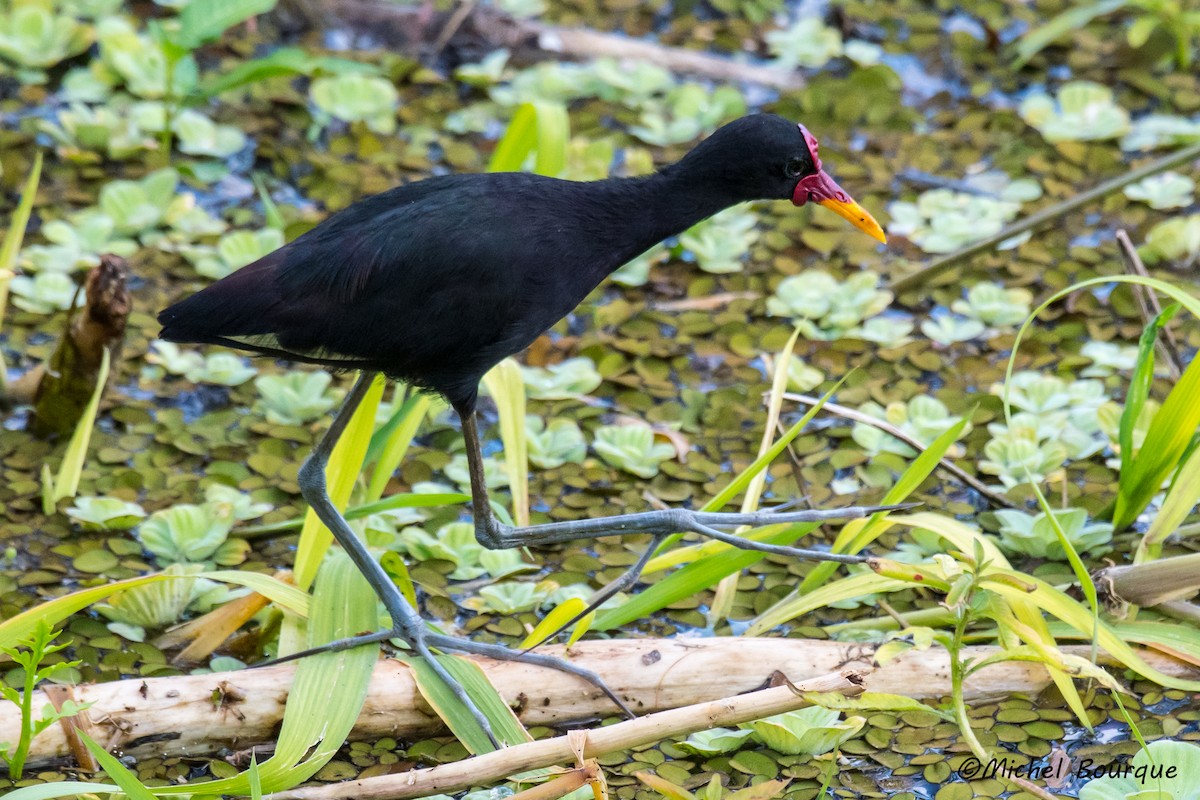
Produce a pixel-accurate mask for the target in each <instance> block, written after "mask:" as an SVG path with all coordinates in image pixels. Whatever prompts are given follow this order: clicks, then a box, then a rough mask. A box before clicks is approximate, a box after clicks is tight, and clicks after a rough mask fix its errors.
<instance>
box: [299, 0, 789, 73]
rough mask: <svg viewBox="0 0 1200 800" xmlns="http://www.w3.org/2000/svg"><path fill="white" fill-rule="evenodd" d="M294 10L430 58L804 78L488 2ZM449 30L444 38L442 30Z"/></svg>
mask: <svg viewBox="0 0 1200 800" xmlns="http://www.w3.org/2000/svg"><path fill="white" fill-rule="evenodd" d="M289 5H291V6H292V10H293V11H294V12H298V13H300V14H301V15H303V16H307V17H309V18H310V24H312V25H314V27H323V26H325V25H327V24H328V19H329V18H330V17H331V16H333V17H336V18H339V19H341V20H342V21H343V22H344V23H345V24H347V25H349V26H351V27H354V28H357V29H361V30H367V31H369V32H370V33H371V35H372V36H374V37H376V38H378V39H381V40H382V41H384V42H386V43H387V44H388V45H389V46H391V47H393V48H396V49H400V50H402V51H407V52H408V53H410V54H414V55H435V54H436V53H438V52H440V51H441V50H442V49H443V48H446V47H454V48H457V49H458V50H459V51H460V52H465V53H469V52H472V51H475V52H478V54H479V55H483V54H484V53H486V52H489V51H491V50H495V49H497V48H501V47H504V48H508V49H509V50H510V51H512V56H513V60H514V61H515V62H517V63H530V62H534V61H538V60H545V59H548V58H550V59H558V58H573V59H589V58H604V57H607V58H615V59H617V60H628V61H632V62H641V63H649V64H655V65H657V66H660V67H664V68H665V69H668V70H671V71H672V72H677V73H682V74H687V75H695V76H698V77H702V78H707V79H709V80H713V81H718V82H722V83H754V84H759V85H761V86H769V87H771V88H774V89H799V88H802V87H803V86H804V77H803V76H802V75H801V74H800V73H798V72H796V71H794V70H787V69H779V68H777V67H771V66H768V65H766V64H761V63H760V64H755V63H750V62H746V61H735V60H733V59H731V58H727V57H725V56H720V55H716V54H713V53H704V52H697V51H695V50H685V49H683V48H679V47H668V46H666V45H662V44H659V43H658V42H654V41H650V40H645V39H632V38H630V37H628V36H623V35H621V34H616V33H601V32H597V31H590V30H584V29H581V28H560V27H556V26H553V25H544V24H542V23H540V22H536V21H534V20H520V19H514V18H513V17H511V16H509V15H507V14H505V13H504V12H502V11H500V10H499V9H496V8H494V7H492V6H485V5H481V4H477V3H463V4H461V5H460V6H459V7H458V8H457V9H455V10H454V11H452V12H449V13H435V12H433V11H431V10H430V9H429V8H428V7H426V6H421V5H400V4H397V3H392V2H386V1H385V0H324V2H315V3H314V2H311V1H310V0H304V2H293V3H291V4H289ZM447 33H449V34H450V35H449V36H447V35H446V34H447Z"/></svg>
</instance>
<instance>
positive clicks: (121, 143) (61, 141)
mask: <svg viewBox="0 0 1200 800" xmlns="http://www.w3.org/2000/svg"><path fill="white" fill-rule="evenodd" d="M39 128H40V129H41V130H42V131H43V132H45V133H48V134H49V135H50V136H51V138H53V139H54V141H55V142H56V143H57V144H58V150H59V153H60V154H62V155H63V156H64V157H65V158H70V159H78V158H80V157H81V154H82V153H84V152H92V153H99V154H100V155H102V156H104V157H105V158H107V159H110V160H112V161H122V160H124V159H128V158H133V157H135V156H140V155H141V154H143V153H144V152H145V151H147V150H150V149H153V148H154V147H155V146H156V145H157V143H156V142H155V140H154V137H153V136H151V135H150V133H149V132H147V131H145V130H143V129H141V128H140V127H138V125H137V123H136V122H134V121H133V120H132V119H130V117H129V115H128V114H126V113H122V112H121V111H119V110H117V109H115V108H111V107H108V106H97V107H94V108H93V107H91V106H86V105H83V104H82V103H72V104H71V106H70V107H69V108H65V109H63V110H61V111H59V112H58V121H57V123H54V122H49V121H42V122H41V123H40V124H39Z"/></svg>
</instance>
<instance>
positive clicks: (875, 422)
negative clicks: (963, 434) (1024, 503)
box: [784, 392, 1020, 508]
mask: <svg viewBox="0 0 1200 800" xmlns="http://www.w3.org/2000/svg"><path fill="white" fill-rule="evenodd" d="M784 397H786V398H787V399H789V400H795V401H796V402H798V403H803V404H804V405H806V406H815V405H819V404H820V403H821V399H820V398H819V397H810V396H809V395H805V394H793V393H792V392H788V393H787V394H785V395H784ZM822 409H823V410H825V411H829V412H830V413H832V414H836V415H838V416H839V417H844V418H845V419H849V420H853V421H855V422H861V423H863V424H864V425H870V426H872V427H874V428H878V429H879V430H881V431H883V432H884V433H888V434H891V435H892V436H895V437H896V438H897V439H899V440H900V441H902V442H904V443H905V444H907V445H908V446H909V447H912V448H915V449H916V450H919V451H922V452H924V451H925V449H926V446H925V445H924V444H923V443H921V442H920V441H919V440H918V439H916V438H915V437H913V436H911V435H909V434H908V433H906V432H905V431H903V430H901V429H900V428H897V427H896V426H895V425H892V424H891V423H890V422H887V421H885V420H882V419H878V418H877V417H872V416H871V415H870V414H864V413H863V412H861V411H856V410H855V409H853V408H848V407H847V406H843V405H838V404H837V403H829V402H827V403H825V404H824V405H823V406H822ZM938 466H939V467H940V468H941V469H944V470H946V471H947V472H949V473H950V474H951V475H953V476H954V477H956V478H958V479H959V480H960V481H962V482H963V483H965V484H966V485H967V486H969V487H971V488H972V489H974V490H975V491H977V492H979V493H980V494H981V495H983V496H984V497H986V498H987V499H988V500H989V501H991V502H992V503H993V504H994V505H998V506H1003V507H1004V508H1020V506H1018V505H1017V504H1016V503H1014V502H1013V501H1012V500H1009V499H1008V498H1007V497H1005V496H1004V495H1002V494H998V493H996V492H995V491H993V490H992V489H990V488H988V486H987V484H985V483H984V482H983V481H981V480H979V479H978V478H976V477H975V476H974V475H971V474H970V473H969V472H966V471H965V470H964V469H963V468H962V467H960V466H958V465H957V464H955V463H954V462H953V461H950V460H949V459H948V458H946V457H944V456H943V457H942V458H941V459H940V460H939V461H938Z"/></svg>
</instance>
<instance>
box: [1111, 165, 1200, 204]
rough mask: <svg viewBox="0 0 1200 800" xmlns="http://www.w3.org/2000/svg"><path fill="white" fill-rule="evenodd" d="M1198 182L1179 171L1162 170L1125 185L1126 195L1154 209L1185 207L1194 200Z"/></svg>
mask: <svg viewBox="0 0 1200 800" xmlns="http://www.w3.org/2000/svg"><path fill="white" fill-rule="evenodd" d="M1195 191H1196V182H1195V181H1194V180H1192V179H1191V178H1189V177H1188V176H1187V175H1180V174H1179V173H1178V172H1162V173H1159V174H1158V175H1151V176H1150V177H1148V178H1143V179H1142V180H1140V181H1138V182H1137V183H1131V184H1129V185H1128V186H1126V187H1125V196H1126V197H1128V198H1129V199H1130V200H1138V201H1140V202H1143V203H1145V204H1146V205H1148V206H1150V207H1151V208H1153V209H1158V210H1162V209H1167V208H1183V207H1184V206H1190V205H1191V204H1192V201H1193V200H1194V197H1193V193H1194V192H1195Z"/></svg>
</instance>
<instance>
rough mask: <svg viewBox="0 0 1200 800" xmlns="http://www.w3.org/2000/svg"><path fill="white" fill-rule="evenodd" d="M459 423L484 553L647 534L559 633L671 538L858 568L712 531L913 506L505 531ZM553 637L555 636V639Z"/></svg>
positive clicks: (841, 558) (462, 413)
mask: <svg viewBox="0 0 1200 800" xmlns="http://www.w3.org/2000/svg"><path fill="white" fill-rule="evenodd" d="M456 410H457V411H458V415H459V417H460V418H461V419H462V429H463V439H464V440H465V441H466V445H467V462H468V465H469V467H470V475H471V502H472V505H473V506H474V508H475V538H476V539H478V540H479V543H480V544H482V545H483V546H484V547H487V548H489V549H492V550H502V549H505V548H510V547H525V546H529V545H545V544H561V543H564V542H573V541H577V540H579V539H590V538H594V537H597V536H622V535H625V534H634V533H648V534H651V535H652V536H653V537H654V538H653V541H652V543H651V544H650V547H649V549H648V550H646V552H645V553H643V554H642V556H641V557H640V558H639V559H638V560H637V563H635V564H634V565H633V566H632V567H630V568H629V569H628V570H627V571H626V572H625V574H623V575H622V576H621V577H619V578H617V580H615V581H613V582H612V583H610V584H609V585H608V586H605V587H604V588H603V589H601V590H600V592H599V593H598V594H597V595H596V597H594V598H593V600H592V602H591V603H589V604H588V607H587V608H586V609H584V610H583V611H582V612H580V613H579V614H577V615H576V616H575V618H574V619H572V620H571V621H570V622H568V623H567V624H566V625H564V626H563V627H562V628H560V629H559V630H560V631H561V630H564V629H566V628H568V627H570V626H571V625H573V624H575V622H577V621H578V620H579V619H581V618H582V617H584V616H585V615H587V614H589V613H591V612H592V611H595V610H596V609H597V608H598V607H599V606H600V605H601V604H602V603H604V601H606V600H607V599H608V598H609V597H612V596H613V595H614V594H616V593H617V592H619V591H622V590H624V589H628V588H630V587H632V586H633V585H634V584H635V583H636V582H637V579H638V576H640V575H641V574H642V570H643V569H645V567H646V564H647V563H648V562H649V560H650V557H651V555H653V553H654V551H655V550H657V549H658V546H659V545H660V544H662V541H663V540H664V539H665V538H666V537H667V536H668V535H670V534H673V533H682V532H688V533H698V534H700V535H701V536H705V537H708V538H709V539H715V540H717V541H719V542H725V543H726V544H729V545H733V546H734V547H738V548H740V549H742V550H757V551H760V552H763V553H773V554H775V555H783V556H791V557H793V558H804V559H810V560H813V561H834V562H837V563H839V564H861V563H865V562H866V561H867V558H866V557H865V556H855V555H845V554H842V553H829V552H826V551H823V550H807V549H804V548H799V547H785V546H783V545H775V544H767V543H765V542H755V541H753V540H751V539H746V538H744V537H741V536H737V535H736V534H732V533H728V532H726V531H721V530H717V528H716V527H714V526H722V527H724V526H743V525H749V526H761V525H777V524H781V523H783V524H788V523H800V522H818V521H821V520H841V519H856V518H861V517H866V516H870V515H871V514H876V513H879V512H882V511H894V510H898V509H905V508H912V507H914V506H917V505H919V503H902V504H899V505H891V506H851V507H849V508H838V509H829V510H813V511H788V512H778V511H760V512H756V513H746V514H741V513H717V512H705V511H692V510H689V509H684V508H671V509H666V510H662V511H645V512H641V513H636V514H622V515H620V516H616V517H600V518H597V519H582V520H573V521H569V522H551V523H546V524H543V525H529V526H526V527H523V528H522V527H514V526H512V525H505V524H504V523H502V522H501V521H500V520H498V519H496V515H495V514H494V513H492V507H491V505H490V503H489V500H488V492H487V482H486V481H485V480H484V472H483V457H482V448H481V445H480V441H479V430H478V428H477V427H476V424H475V415H474V413H473V411H471V410H469V409H456ZM555 635H557V634H555Z"/></svg>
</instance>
